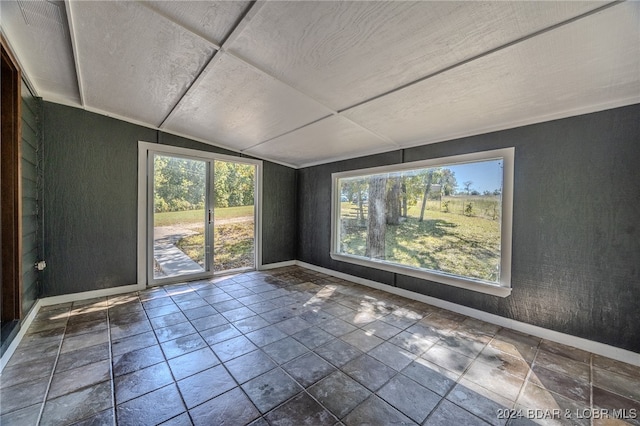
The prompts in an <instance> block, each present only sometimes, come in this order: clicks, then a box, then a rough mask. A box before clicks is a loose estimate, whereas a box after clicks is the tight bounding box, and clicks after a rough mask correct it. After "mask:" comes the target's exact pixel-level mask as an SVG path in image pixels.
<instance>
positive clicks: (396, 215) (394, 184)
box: [386, 177, 400, 225]
mask: <svg viewBox="0 0 640 426" xmlns="http://www.w3.org/2000/svg"><path fill="white" fill-rule="evenodd" d="M386 218H387V225H399V224H400V180H399V178H397V177H395V178H391V188H389V192H388V193H387V211H386Z"/></svg>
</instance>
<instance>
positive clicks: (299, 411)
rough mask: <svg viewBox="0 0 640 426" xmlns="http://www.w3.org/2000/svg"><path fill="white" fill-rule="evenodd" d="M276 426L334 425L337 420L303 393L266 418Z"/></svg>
mask: <svg viewBox="0 0 640 426" xmlns="http://www.w3.org/2000/svg"><path fill="white" fill-rule="evenodd" d="M265 418H266V419H267V421H268V422H269V424H271V425H274V426H298V425H300V426H302V425H309V426H315V425H327V426H329V425H334V424H335V423H336V421H337V419H336V418H335V417H334V416H333V415H332V414H331V413H330V412H328V411H327V410H325V409H324V408H322V406H321V405H320V404H318V403H317V402H316V401H314V400H313V398H311V397H310V396H309V395H308V394H306V393H304V392H303V393H301V394H300V395H298V396H296V397H295V398H293V399H292V400H290V401H288V402H286V403H285V404H283V405H281V406H280V407H278V408H277V409H275V410H273V411H271V412H270V413H269V414H267V415H266V416H265Z"/></svg>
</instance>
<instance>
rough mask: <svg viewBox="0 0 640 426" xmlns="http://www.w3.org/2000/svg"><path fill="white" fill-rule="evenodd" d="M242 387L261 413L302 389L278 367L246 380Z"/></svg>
mask: <svg viewBox="0 0 640 426" xmlns="http://www.w3.org/2000/svg"><path fill="white" fill-rule="evenodd" d="M242 389H243V390H244V391H245V392H246V394H247V395H248V396H249V398H250V399H251V401H253V403H254V404H255V406H256V407H257V408H258V410H260V412H261V413H266V412H267V411H269V410H271V409H272V408H274V407H276V406H277V405H279V404H281V403H283V402H284V401H286V400H287V399H289V398H291V397H292V396H294V395H295V394H297V393H299V392H300V391H301V390H302V388H301V387H300V386H299V385H298V384H297V383H296V382H295V381H294V380H293V379H292V378H290V377H289V376H288V375H287V374H286V373H285V372H284V371H282V370H281V369H280V368H276V369H274V370H271V371H269V372H268V373H265V374H263V375H262V376H258V377H256V378H255V379H252V380H250V381H248V382H247V383H245V384H243V385H242Z"/></svg>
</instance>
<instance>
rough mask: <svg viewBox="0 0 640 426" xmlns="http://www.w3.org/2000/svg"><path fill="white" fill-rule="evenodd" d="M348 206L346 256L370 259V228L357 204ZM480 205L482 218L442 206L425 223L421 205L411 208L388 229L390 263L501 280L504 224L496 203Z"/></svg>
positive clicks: (428, 212)
mask: <svg viewBox="0 0 640 426" xmlns="http://www.w3.org/2000/svg"><path fill="white" fill-rule="evenodd" d="M467 202H468V201H467ZM429 203H430V204H431V203H432V202H431V201H430V202H429ZM348 204H350V203H343V209H342V212H341V216H342V217H343V218H345V217H346V218H348V219H346V220H344V219H343V227H342V236H341V240H342V241H341V242H342V247H341V249H342V252H343V253H345V254H352V255H356V256H364V254H365V250H366V238H367V235H366V234H367V228H366V226H364V225H362V224H359V223H358V221H357V219H356V218H357V206H356V205H355V204H353V205H351V206H347V205H348ZM438 204H439V202H438ZM475 204H476V205H477V206H478V207H477V212H478V214H479V215H478V216H476V215H464V214H461V213H462V208H460V213H454V212H453V211H451V210H450V211H449V212H448V213H447V212H444V211H440V210H438V209H437V207H436V208H434V209H433V210H431V209H428V210H426V211H425V216H424V221H423V222H420V221H419V220H418V218H419V216H420V204H419V203H418V205H417V206H413V207H411V208H409V211H408V217H407V218H406V219H405V220H404V221H403V222H401V223H400V224H399V225H387V232H386V236H385V257H386V260H387V261H389V262H393V263H398V264H402V265H407V266H413V267H419V268H424V269H430V270H434V271H442V272H446V273H451V274H455V275H460V276H466V277H471V278H477V279H481V280H485V281H489V282H496V281H497V280H498V278H499V277H498V271H499V264H500V220H494V219H493V218H491V217H493V210H494V209H493V207H492V205H491V204H489V203H485V204H484V205H483V204H481V203H478V202H475ZM450 206H451V204H450ZM460 206H462V201H460ZM430 208H431V206H430ZM365 218H366V211H365Z"/></svg>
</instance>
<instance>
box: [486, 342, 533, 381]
mask: <svg viewBox="0 0 640 426" xmlns="http://www.w3.org/2000/svg"><path fill="white" fill-rule="evenodd" d="M477 360H478V361H480V362H482V363H483V364H485V365H487V366H490V367H493V368H498V369H500V370H503V371H504V372H506V373H509V374H511V375H514V376H517V377H521V378H523V379H524V378H525V377H526V376H527V374H528V373H529V371H530V368H529V364H528V363H527V362H526V361H525V360H524V359H522V357H515V356H512V355H510V354H508V353H506V352H502V351H501V350H499V349H496V348H494V347H493V346H488V345H487V346H486V347H485V348H484V349H483V350H482V352H480V355H478V358H477Z"/></svg>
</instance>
